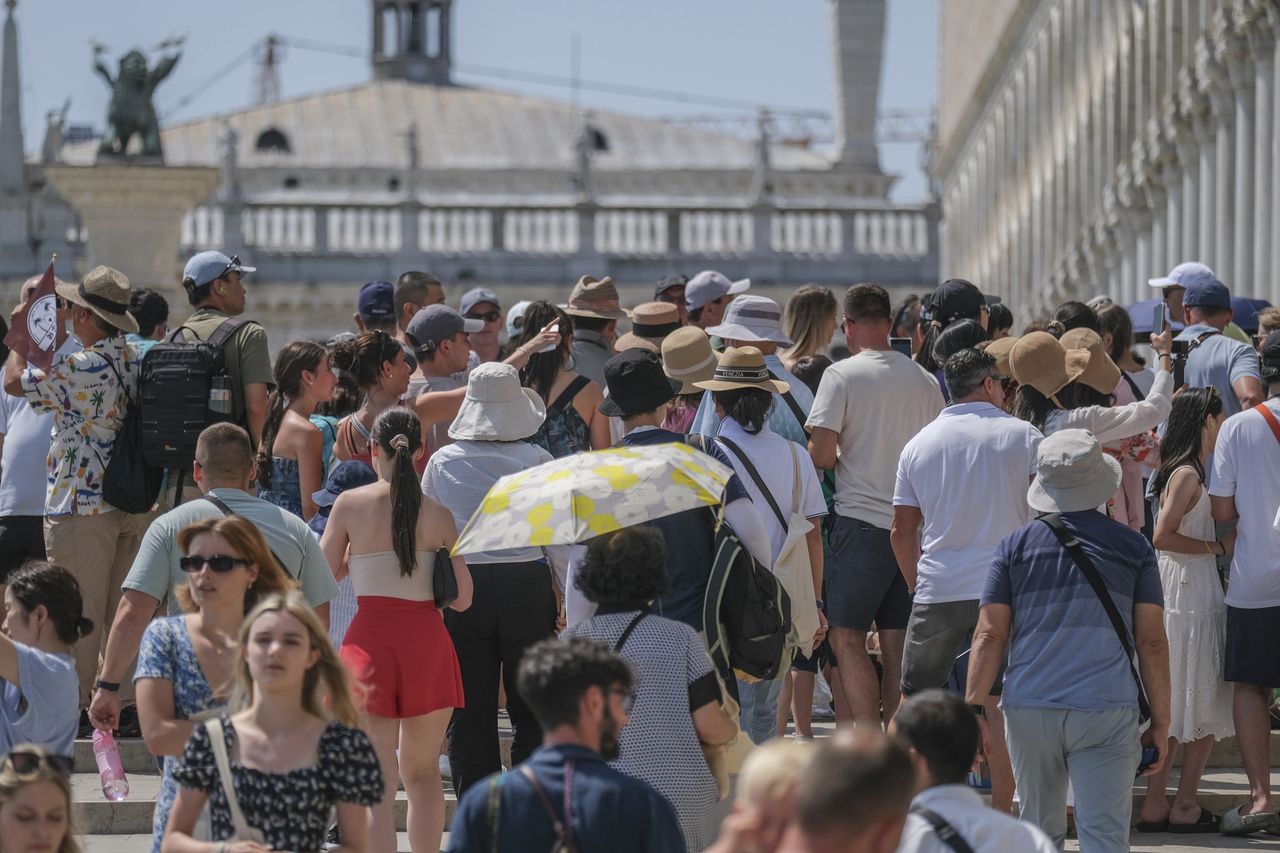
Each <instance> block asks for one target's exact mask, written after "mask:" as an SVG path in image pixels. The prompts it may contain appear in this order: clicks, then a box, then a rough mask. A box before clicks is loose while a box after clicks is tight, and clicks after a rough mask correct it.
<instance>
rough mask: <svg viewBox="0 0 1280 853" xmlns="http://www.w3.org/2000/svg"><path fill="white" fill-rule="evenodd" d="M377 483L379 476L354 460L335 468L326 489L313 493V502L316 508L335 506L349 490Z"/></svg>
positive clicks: (327, 481) (331, 472)
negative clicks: (339, 497)
mask: <svg viewBox="0 0 1280 853" xmlns="http://www.w3.org/2000/svg"><path fill="white" fill-rule="evenodd" d="M377 481H378V475H377V474H376V473H375V472H374V470H373V469H372V468H370V467H369V466H368V465H366V464H365V463H363V462H357V461H355V460H354V459H353V460H351V461H349V462H343V463H341V464H339V465H336V466H334V469H333V470H332V471H330V472H329V479H328V480H326V481H325V484H324V488H323V489H321V490H320V491H318V492H313V493H312V494H311V500H313V501H315V502H316V506H333V502H334V501H336V500H337V499H338V495H340V494H342V493H343V492H345V491H346V490H347V489H355V488H359V487H360V486H367V485H369V484H370V483H376V482H377Z"/></svg>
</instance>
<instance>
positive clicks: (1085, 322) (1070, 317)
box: [1048, 302, 1101, 338]
mask: <svg viewBox="0 0 1280 853" xmlns="http://www.w3.org/2000/svg"><path fill="white" fill-rule="evenodd" d="M1072 329H1088V330H1090V331H1092V332H1098V331H1101V329H1100V327H1099V325H1098V315H1097V314H1095V313H1093V309H1092V308H1090V307H1089V306H1088V305H1086V304H1084V303H1083V302H1064V303H1062V304H1061V305H1059V306H1058V307H1057V308H1055V309H1054V311H1053V319H1052V320H1050V321H1049V329H1048V331H1049V334H1051V335H1053V336H1054V337H1055V338H1061V337H1062V336H1063V335H1065V334H1066V333H1067V332H1069V331H1071V330H1072Z"/></svg>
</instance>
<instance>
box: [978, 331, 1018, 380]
mask: <svg viewBox="0 0 1280 853" xmlns="http://www.w3.org/2000/svg"><path fill="white" fill-rule="evenodd" d="M1019 340H1021V338H1014V337H1009V338H997V339H996V340H994V341H987V342H985V343H983V344H981V345H979V347H978V349H980V350H982V351H983V352H985V353H986V354H987V355H989V356H991V357H992V358H994V359H995V360H996V371H997V372H998V373H999V374H1000V375H1001V376H1013V368H1012V367H1010V366H1009V353H1011V352H1012V351H1013V347H1014V345H1015V344H1016V343H1018V341H1019Z"/></svg>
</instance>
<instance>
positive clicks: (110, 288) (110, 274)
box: [53, 266, 138, 332]
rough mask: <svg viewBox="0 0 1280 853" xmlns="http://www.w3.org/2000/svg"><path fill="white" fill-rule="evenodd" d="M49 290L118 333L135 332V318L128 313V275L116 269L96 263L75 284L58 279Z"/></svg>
mask: <svg viewBox="0 0 1280 853" xmlns="http://www.w3.org/2000/svg"><path fill="white" fill-rule="evenodd" d="M53 289H54V291H55V292H56V293H57V294H58V295H59V296H61V297H62V298H63V299H65V300H67V301H68V302H72V303H75V304H76V305H79V306H80V307H81V308H88V309H89V310H90V311H92V312H93V313H95V314H97V315H98V316H99V317H101V318H102V319H104V320H106V321H107V322H108V323H110V324H111V325H113V326H115V327H116V328H117V329H119V330H120V331H122V332H137V331H138V321H137V320H135V319H134V318H133V315H132V314H130V313H129V296H130V294H131V293H132V291H131V290H130V288H129V277H128V276H126V275H125V274H124V273H122V272H120V270H116V269H112V268H111V267H106V266H96V267H94V268H93V269H91V270H89V274H88V275H86V276H85V277H84V281H82V282H80V283H79V284H71V283H69V282H58V283H57V284H55V285H54V286H53Z"/></svg>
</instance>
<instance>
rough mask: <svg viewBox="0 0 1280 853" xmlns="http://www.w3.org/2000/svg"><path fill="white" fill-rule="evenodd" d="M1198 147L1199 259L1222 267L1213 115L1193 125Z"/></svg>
mask: <svg viewBox="0 0 1280 853" xmlns="http://www.w3.org/2000/svg"><path fill="white" fill-rule="evenodd" d="M1206 97H1207V96H1206ZM1192 132H1193V133H1195V136H1196V144H1197V146H1198V147H1199V149H1200V163H1199V166H1198V167H1197V170H1196V171H1197V172H1198V173H1199V178H1200V191H1199V195H1200V209H1199V211H1198V216H1197V219H1198V220H1199V228H1198V230H1197V232H1196V248H1197V249H1198V250H1199V259H1200V260H1201V261H1202V262H1204V263H1205V264H1207V265H1209V266H1210V267H1216V266H1217V263H1218V252H1217V250H1216V247H1217V216H1216V215H1215V213H1216V211H1217V204H1218V133H1217V130H1215V128H1214V127H1213V119H1212V113H1211V112H1210V113H1206V114H1204V115H1201V116H1198V117H1197V118H1196V120H1195V123H1194V124H1193V125H1192Z"/></svg>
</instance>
